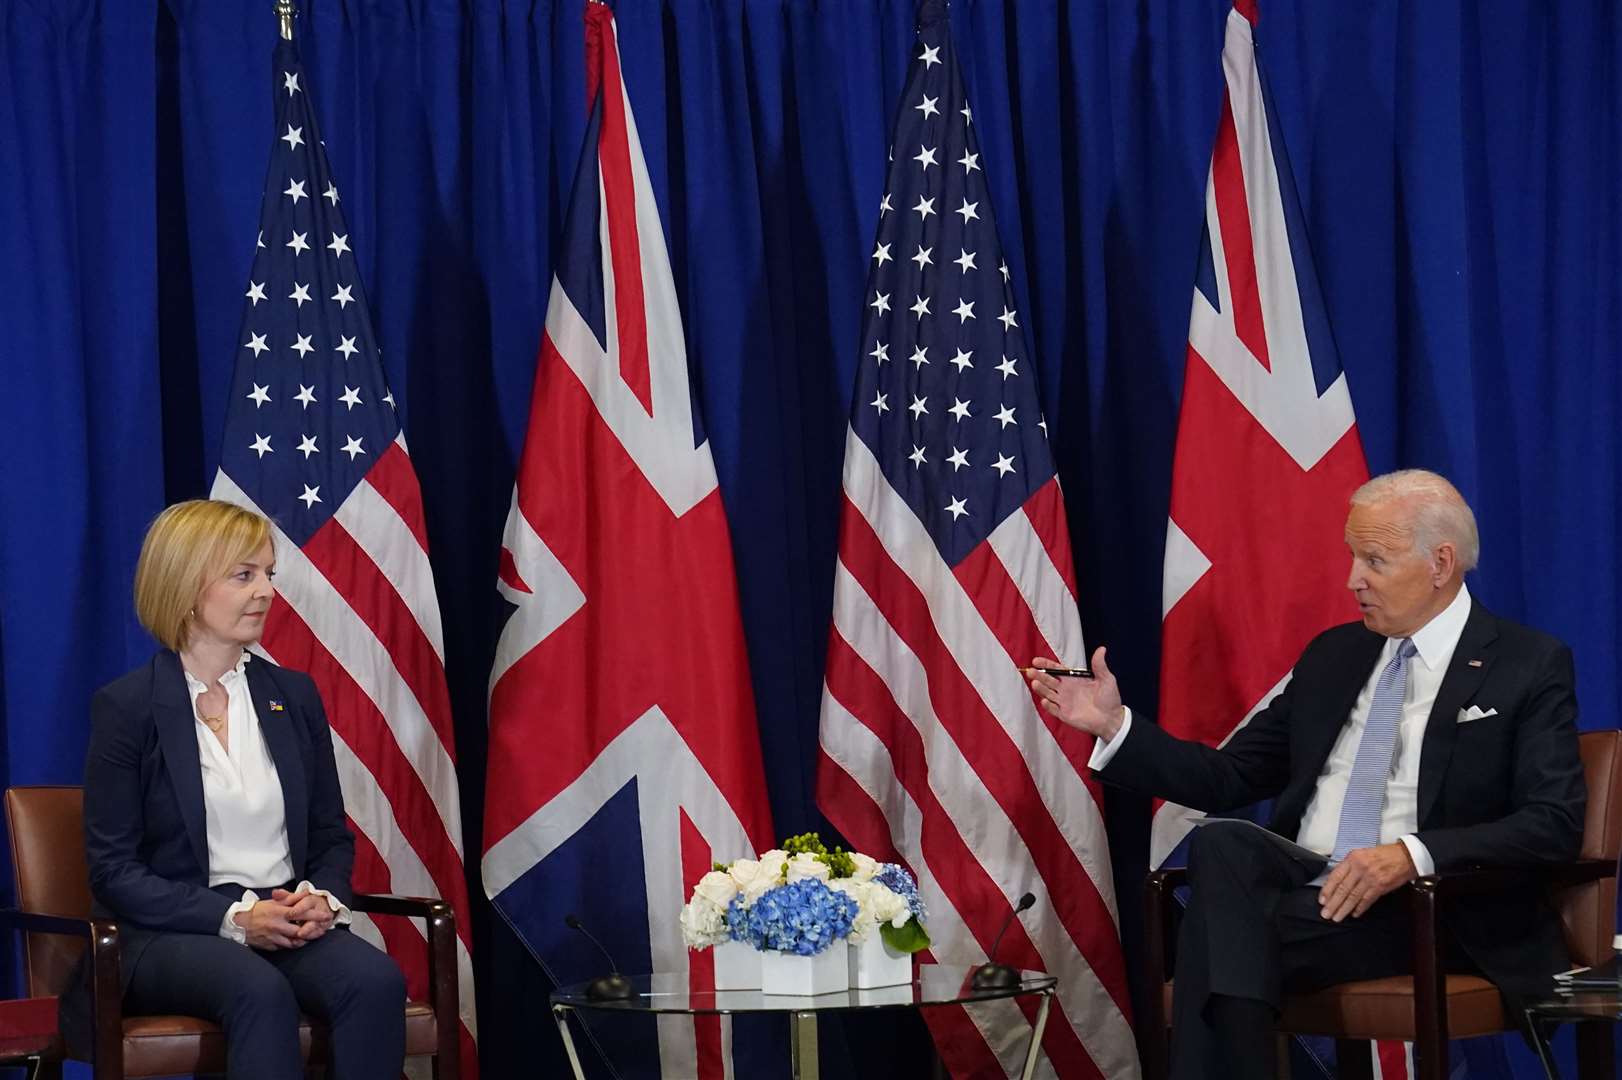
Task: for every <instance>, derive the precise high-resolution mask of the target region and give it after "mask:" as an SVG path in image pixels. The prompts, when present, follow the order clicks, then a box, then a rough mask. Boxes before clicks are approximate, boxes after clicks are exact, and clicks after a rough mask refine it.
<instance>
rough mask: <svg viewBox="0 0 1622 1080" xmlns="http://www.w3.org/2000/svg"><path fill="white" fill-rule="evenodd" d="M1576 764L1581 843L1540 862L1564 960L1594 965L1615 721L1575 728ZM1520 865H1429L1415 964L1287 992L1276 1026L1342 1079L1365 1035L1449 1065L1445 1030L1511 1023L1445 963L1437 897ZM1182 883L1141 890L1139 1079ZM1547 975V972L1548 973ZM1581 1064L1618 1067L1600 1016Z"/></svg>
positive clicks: (1355, 1078)
mask: <svg viewBox="0 0 1622 1080" xmlns="http://www.w3.org/2000/svg"><path fill="white" fill-rule="evenodd" d="M1578 741H1579V747H1580V752H1581V754H1582V761H1583V774H1584V777H1585V778H1586V779H1587V781H1588V816H1587V820H1586V821H1585V822H1584V823H1583V843H1582V849H1581V851H1580V853H1579V855H1578V858H1577V860H1576V861H1575V862H1571V863H1567V864H1565V865H1562V866H1555V867H1548V868H1544V869H1541V870H1539V871H1537V873H1539V874H1541V875H1542V876H1543V878H1544V880H1545V881H1546V882H1547V883H1548V888H1549V897H1550V901H1551V903H1552V905H1553V906H1554V908H1555V909H1556V910H1557V911H1558V912H1559V913H1560V918H1561V921H1562V923H1563V924H1564V926H1565V932H1566V946H1567V948H1569V949H1570V950H1571V958H1572V962H1573V963H1576V964H1589V965H1592V964H1597V963H1599V962H1600V961H1601V960H1603V959H1605V958H1606V957H1608V956H1610V955H1611V954H1612V951H1613V950H1612V944H1611V938H1612V935H1613V934H1614V933H1615V931H1616V873H1617V855H1618V853H1619V852H1622V731H1590V732H1585V733H1583V734H1582V735H1581V736H1579V740H1578ZM1527 873H1528V871H1525V870H1469V871H1462V872H1459V873H1450V874H1431V875H1427V876H1426V877H1422V878H1419V879H1418V880H1416V881H1413V882H1410V883H1409V884H1408V886H1407V889H1408V893H1409V900H1410V903H1411V904H1412V905H1413V907H1412V910H1413V956H1414V962H1413V963H1414V974H1412V975H1396V976H1391V977H1389V978H1384V979H1368V980H1364V981H1362V982H1350V983H1342V984H1341V985H1339V986H1332V987H1329V988H1328V989H1326V990H1320V991H1318V992H1316V993H1312V994H1300V995H1294V996H1291V997H1287V998H1286V999H1285V1000H1284V1003H1283V1010H1282V1015H1281V1016H1280V1018H1279V1030H1280V1031H1281V1032H1286V1033H1290V1034H1297V1035H1326V1036H1330V1037H1333V1038H1334V1039H1335V1040H1336V1054H1337V1058H1338V1060H1339V1062H1340V1066H1339V1067H1340V1076H1341V1077H1342V1080H1365V1078H1369V1077H1372V1075H1373V1064H1372V1061H1371V1058H1370V1053H1369V1040H1371V1039H1392V1040H1401V1041H1404V1042H1412V1043H1414V1044H1415V1045H1414V1059H1415V1066H1416V1069H1417V1072H1418V1077H1419V1080H1444V1078H1445V1077H1446V1076H1447V1075H1448V1040H1449V1039H1467V1038H1472V1037H1474V1036H1477V1035H1492V1034H1496V1033H1498V1032H1504V1031H1515V1030H1519V1028H1520V1026H1521V1025H1520V1020H1519V1018H1518V1017H1513V1016H1509V1015H1506V1014H1505V1012H1504V1007H1503V999H1502V998H1501V997H1500V996H1499V993H1498V990H1497V988H1496V987H1494V986H1493V984H1492V983H1490V982H1488V981H1487V980H1485V979H1483V978H1480V977H1478V976H1474V975H1448V974H1445V973H1444V969H1443V960H1442V951H1443V938H1442V935H1441V934H1440V933H1439V932H1438V930H1439V927H1440V926H1441V925H1442V922H1443V920H1444V918H1445V912H1444V907H1445V905H1446V903H1447V902H1448V901H1449V900H1451V899H1452V898H1454V897H1459V896H1469V895H1473V894H1480V893H1485V892H1492V891H1496V890H1501V889H1504V888H1506V887H1509V886H1518V885H1523V884H1524V883H1525V881H1526V875H1527ZM1184 884H1187V873H1186V872H1185V871H1184V870H1183V869H1181V868H1179V869H1173V870H1157V871H1154V872H1153V873H1151V874H1150V875H1149V879H1148V882H1147V885H1146V888H1145V906H1146V922H1147V928H1146V934H1147V936H1148V948H1147V949H1146V950H1145V951H1146V953H1147V956H1146V958H1145V959H1146V961H1147V964H1148V969H1149V979H1150V982H1149V985H1151V986H1154V985H1157V984H1159V985H1161V986H1162V992H1161V993H1159V994H1152V995H1150V997H1151V1000H1150V1005H1149V1013H1150V1015H1149V1016H1147V1017H1146V1018H1145V1025H1146V1026H1145V1030H1146V1032H1148V1036H1147V1037H1146V1038H1145V1039H1144V1040H1143V1041H1144V1044H1145V1046H1144V1051H1145V1052H1144V1074H1145V1077H1146V1080H1165V1077H1166V1075H1167V1069H1168V1066H1169V1064H1170V1054H1169V1042H1168V1041H1167V1040H1166V1039H1164V1038H1156V1037H1155V1035H1156V1033H1160V1032H1164V1031H1165V1030H1166V1029H1167V1028H1168V1027H1169V1026H1170V1017H1171V998H1172V983H1171V975H1172V971H1173V969H1174V966H1175V965H1174V962H1173V957H1172V952H1171V943H1173V942H1175V941H1176V940H1177V935H1176V921H1177V918H1178V916H1179V914H1180V912H1181V908H1180V907H1179V905H1178V904H1177V902H1176V900H1175V899H1174V898H1173V897H1172V890H1173V889H1175V888H1177V887H1178V886H1180V885H1184ZM1551 974H1553V973H1552V972H1551ZM1577 1046H1578V1068H1579V1072H1580V1075H1581V1076H1582V1077H1583V1078H1584V1080H1600V1078H1601V1077H1604V1078H1606V1080H1610V1078H1613V1077H1615V1075H1616V1066H1615V1062H1614V1056H1615V1052H1614V1049H1613V1044H1612V1042H1611V1031H1610V1028H1609V1025H1604V1026H1602V1025H1595V1024H1579V1025H1577Z"/></svg>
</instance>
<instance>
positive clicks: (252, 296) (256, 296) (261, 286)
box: [244, 281, 265, 307]
mask: <svg viewBox="0 0 1622 1080" xmlns="http://www.w3.org/2000/svg"><path fill="white" fill-rule="evenodd" d="M244 295H245V296H247V298H248V299H249V300H252V301H253V306H254V307H258V306H259V301H261V300H263V299H265V283H264V282H263V281H250V282H248V291H247V292H246V293H245V294H244Z"/></svg>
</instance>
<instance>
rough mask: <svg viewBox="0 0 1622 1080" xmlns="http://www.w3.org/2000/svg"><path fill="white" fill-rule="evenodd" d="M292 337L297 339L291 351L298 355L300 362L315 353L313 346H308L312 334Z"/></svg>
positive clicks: (296, 334) (298, 334) (297, 334)
mask: <svg viewBox="0 0 1622 1080" xmlns="http://www.w3.org/2000/svg"><path fill="white" fill-rule="evenodd" d="M293 336H294V337H295V338H296V339H297V340H296V341H294V342H293V351H294V352H296V353H298V355H299V359H300V360H302V359H304V358H305V357H306V356H308V355H310V354H311V353H313V352H315V346H314V345H311V344H310V338H312V337H314V336H315V335H314V334H300V333H294V335H293Z"/></svg>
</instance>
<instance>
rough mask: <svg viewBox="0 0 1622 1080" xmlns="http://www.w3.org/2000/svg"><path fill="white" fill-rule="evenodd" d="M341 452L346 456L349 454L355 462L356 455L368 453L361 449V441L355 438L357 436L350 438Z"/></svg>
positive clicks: (350, 458)
mask: <svg viewBox="0 0 1622 1080" xmlns="http://www.w3.org/2000/svg"><path fill="white" fill-rule="evenodd" d="M339 452H340V453H344V454H348V455H349V460H350V461H354V460H355V455H357V454H364V453H366V451H364V450H362V449H361V448H360V440H359V439H357V438H355V436H353V435H351V436H349V441H348V442H346V443H344V445H343V446H342V448H340V450H339Z"/></svg>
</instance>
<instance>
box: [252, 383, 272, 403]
mask: <svg viewBox="0 0 1622 1080" xmlns="http://www.w3.org/2000/svg"><path fill="white" fill-rule="evenodd" d="M269 390H270V387H269V386H260V385H259V384H258V383H254V384H253V390H252V391H251V392H250V393H249V394H248V400H249V401H251V402H253V407H254V408H256V409H262V408H264V407H265V402H267V401H269V400H270V394H269V393H268V391H269Z"/></svg>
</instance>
